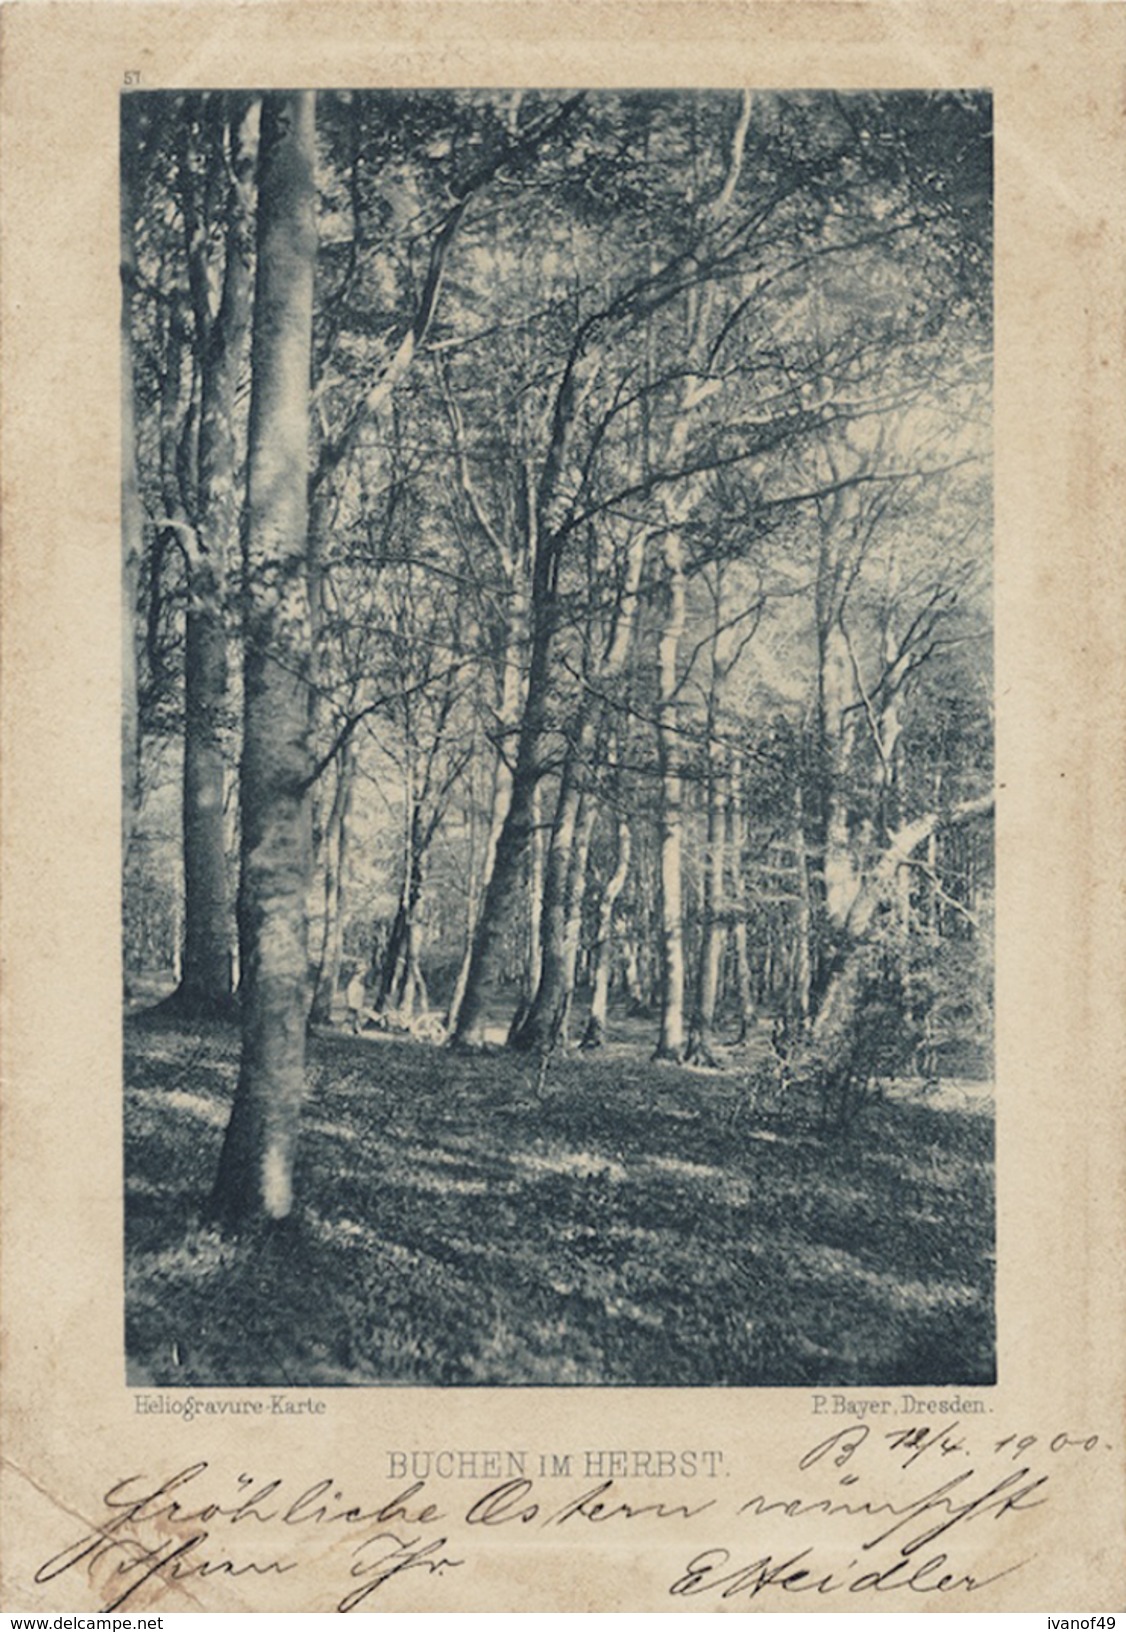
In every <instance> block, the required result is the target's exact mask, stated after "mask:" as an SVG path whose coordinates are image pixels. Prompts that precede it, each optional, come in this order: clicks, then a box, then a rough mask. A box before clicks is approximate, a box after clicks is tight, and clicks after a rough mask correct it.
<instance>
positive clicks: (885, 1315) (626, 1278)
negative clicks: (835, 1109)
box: [125, 1016, 994, 1387]
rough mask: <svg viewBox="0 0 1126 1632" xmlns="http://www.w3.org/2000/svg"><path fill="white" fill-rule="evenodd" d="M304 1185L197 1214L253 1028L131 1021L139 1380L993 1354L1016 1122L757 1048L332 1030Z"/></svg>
mask: <svg viewBox="0 0 1126 1632" xmlns="http://www.w3.org/2000/svg"><path fill="white" fill-rule="evenodd" d="M309 1059H310V1065H309V1080H310V1094H309V1103H308V1106H307V1108H306V1113H305V1121H304V1128H303V1135H302V1152H301V1159H300V1164H299V1170H298V1187H299V1195H300V1196H301V1198H302V1201H303V1210H302V1212H301V1215H300V1218H299V1220H298V1221H297V1224H296V1226H295V1228H294V1229H292V1230H291V1231H289V1232H287V1234H286V1236H285V1238H284V1244H282V1243H278V1244H275V1245H274V1247H273V1248H272V1249H268V1250H265V1251H264V1250H263V1249H262V1246H261V1244H260V1245H259V1247H258V1248H257V1249H255V1248H254V1247H252V1246H251V1245H250V1244H249V1243H246V1242H238V1241H232V1240H228V1239H224V1238H223V1237H221V1236H220V1235H219V1234H218V1233H217V1232H215V1231H214V1230H212V1229H210V1228H207V1227H204V1226H202V1225H201V1223H200V1216H201V1210H202V1207H203V1205H204V1202H205V1200H206V1197H207V1194H208V1190H209V1187H210V1183H211V1180H212V1177H213V1174H214V1171H215V1165H216V1162H217V1159H218V1154H219V1146H220V1141H221V1139H222V1133H223V1128H224V1126H225V1124H226V1120H227V1114H228V1109H229V1103H230V1097H231V1094H232V1093H233V1090H234V1083H235V1078H236V1075H237V1065H238V1034H237V1031H235V1030H234V1029H232V1028H229V1027H224V1026H203V1025H187V1024H184V1023H181V1022H177V1021H175V1020H173V1019H168V1018H158V1017H155V1016H138V1017H134V1018H132V1019H130V1020H128V1021H127V1022H126V1032H125V1082H126V1109H125V1133H126V1175H127V1177H126V1248H127V1251H126V1294H127V1348H128V1355H129V1366H130V1373H129V1375H130V1381H131V1382H133V1383H137V1384H142V1383H144V1384H153V1385H162V1386H181V1387H183V1386H188V1385H191V1386H196V1387H200V1386H207V1385H227V1386H262V1385H274V1386H293V1387H296V1386H313V1385H334V1384H365V1383H366V1384H383V1385H389V1384H414V1385H426V1384H441V1385H446V1386H465V1385H475V1384H488V1385H494V1386H497V1385H506V1384H507V1385H519V1384H535V1385H541V1386H542V1385H561V1384H562V1385H566V1384H584V1385H639V1386H709V1385H740V1386H752V1387H762V1386H772V1385H789V1386H807V1387H808V1386H825V1385H837V1386H847V1385H850V1384H852V1385H865V1386H881V1385H885V1386H886V1385H890V1384H896V1383H898V1384H908V1385H912V1384H913V1385H920V1384H928V1383H931V1384H946V1385H954V1384H960V1385H967V1384H985V1383H989V1382H992V1381H993V1377H994V1328H993V1246H994V1222H993V1220H994V1205H993V1200H994V1198H993V1122H992V1117H991V1116H990V1115H988V1114H983V1113H985V1112H988V1109H989V1102H988V1099H987V1098H986V1097H984V1096H977V1100H976V1103H975V1107H974V1109H973V1110H972V1112H971V1111H970V1110H968V1109H967V1110H960V1109H957V1108H955V1107H954V1104H952V1103H950V1102H947V1103H946V1104H945V1105H944V1106H942V1107H936V1106H934V1105H932V1104H929V1103H920V1102H916V1101H913V1100H912V1099H910V1098H908V1097H898V1098H889V1099H887V1100H884V1101H881V1102H879V1103H876V1104H874V1105H872V1106H871V1107H870V1108H869V1110H867V1111H866V1113H865V1115H864V1118H863V1120H862V1121H861V1123H860V1126H859V1127H858V1128H857V1129H856V1130H855V1131H854V1132H853V1134H852V1135H851V1137H850V1138H848V1139H842V1138H839V1137H830V1136H826V1137H824V1138H822V1137H820V1136H819V1135H818V1134H817V1133H816V1131H815V1130H813V1129H812V1128H810V1127H809V1126H803V1125H802V1124H801V1123H800V1122H799V1121H798V1120H797V1119H795V1120H794V1122H793V1123H792V1124H790V1123H788V1122H787V1120H786V1119H785V1118H784V1117H782V1118H772V1117H767V1116H765V1115H763V1114H760V1113H759V1112H756V1111H755V1109H754V1107H753V1105H751V1104H750V1103H749V1100H748V1092H749V1090H748V1081H749V1077H748V1073H747V1071H746V1070H745V1069H743V1070H741V1069H740V1068H739V1067H738V1066H735V1067H734V1068H733V1069H731V1070H730V1071H727V1072H724V1073H714V1072H706V1073H705V1072H700V1071H690V1070H686V1069H682V1068H678V1067H673V1066H667V1065H655V1064H653V1063H652V1062H650V1061H649V1060H648V1059H647V1058H646V1057H645V1056H644V1054H643V1053H642V1052H641V1051H640V1049H622V1048H618V1049H615V1050H613V1051H611V1052H609V1053H608V1054H607V1055H605V1056H600V1057H597V1058H588V1057H582V1056H579V1055H577V1054H564V1055H560V1056H559V1057H558V1058H556V1059H553V1060H552V1061H551V1064H550V1069H549V1070H548V1072H547V1075H546V1079H545V1081H544V1082H543V1085H542V1088H541V1087H540V1085H539V1083H538V1080H537V1078H538V1075H539V1073H538V1071H537V1069H536V1066H535V1064H534V1062H532V1061H529V1060H526V1059H518V1058H515V1057H512V1056H509V1055H507V1054H504V1053H495V1054H486V1055H457V1054H452V1053H449V1052H448V1051H444V1050H441V1049H437V1048H434V1047H429V1046H427V1045H425V1044H421V1043H412V1042H400V1041H387V1040H384V1041H380V1042H379V1043H378V1044H374V1043H372V1042H370V1041H369V1040H368V1039H366V1038H357V1039H352V1038H347V1037H343V1036H333V1035H327V1034H322V1035H318V1036H316V1037H314V1038H312V1039H311V1040H310V1055H309Z"/></svg>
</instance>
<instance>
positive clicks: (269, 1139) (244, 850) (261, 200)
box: [212, 91, 317, 1223]
mask: <svg viewBox="0 0 1126 1632" xmlns="http://www.w3.org/2000/svg"><path fill="white" fill-rule="evenodd" d="M314 108H315V96H314V93H313V92H311V91H297V92H272V93H270V94H268V95H267V96H265V97H264V99H263V104H262V135H261V153H260V159H259V169H258V223H257V247H258V257H257V278H256V286H255V302H254V334H253V344H252V384H251V403H250V447H249V483H248V525H247V532H246V541H245V550H244V558H243V598H244V643H245V654H246V657H245V683H244V713H243V750H242V831H241V860H242V874H241V880H240V886H239V957H240V964H241V968H242V1060H241V1067H240V1072H239V1081H238V1088H237V1090H236V1094H235V1102H234V1106H233V1109H232V1112H231V1119H230V1123H229V1124H228V1127H227V1133H226V1137H225V1139H224V1142H223V1149H222V1153H221V1156H220V1160H219V1171H218V1175H217V1178H216V1183H215V1190H214V1193H213V1197H212V1205H213V1208H214V1210H215V1212H216V1214H217V1215H218V1216H219V1217H220V1219H222V1220H223V1221H224V1222H227V1223H237V1222H241V1221H249V1220H253V1219H256V1218H260V1219H266V1220H271V1221H277V1220H281V1219H284V1218H286V1217H287V1216H288V1215H289V1213H290V1212H291V1210H292V1207H293V1167H294V1161H295V1158H296V1154H297V1140H298V1132H299V1126H300V1117H301V1105H302V1101H303V1099H304V1092H305V1025H306V1018H307V1014H308V1006H309V991H308V985H309V980H308V916H307V912H308V893H309V883H310V873H311V864H312V829H311V821H310V801H309V776H310V771H311V766H312V753H311V745H310V740H309V725H310V685H309V672H310V663H311V651H310V645H311V637H310V622H309V595H308V579H307V577H306V567H307V562H306V529H307V519H308V518H307V505H306V469H307V459H308V433H309V422H308V410H309V364H310V342H311V334H312V316H313V269H314V262H315V257H316V244H317V233H316V182H315V177H314V163H315V127H314V119H315V114H314Z"/></svg>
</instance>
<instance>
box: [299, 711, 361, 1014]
mask: <svg viewBox="0 0 1126 1632" xmlns="http://www.w3.org/2000/svg"><path fill="white" fill-rule="evenodd" d="M354 773H355V757H354V749H353V747H352V745H351V743H349V744H348V745H347V746H346V747H345V748H344V750H343V751H342V754H341V758H340V764H339V766H338V768H337V774H336V788H335V790H334V792H333V798H332V809H331V811H330V812H329V819H328V826H327V829H326V832H325V841H324V868H325V888H324V920H323V923H324V928H323V933H322V937H321V955H320V960H319V963H318V966H317V978H316V983H315V987H314V993H313V1004H312V1009H311V1011H310V1015H309V1018H310V1020H312V1021H313V1022H315V1023H316V1024H317V1025H322V1026H327V1025H329V1024H330V1023H331V1021H332V1011H333V1006H334V1004H335V1002H336V990H337V987H338V986H339V984H340V965H341V963H342V962H343V958H344V899H345V891H346V888H347V863H348V819H349V816H350V814H351V810H352V790H353V787H354V784H355V774H354Z"/></svg>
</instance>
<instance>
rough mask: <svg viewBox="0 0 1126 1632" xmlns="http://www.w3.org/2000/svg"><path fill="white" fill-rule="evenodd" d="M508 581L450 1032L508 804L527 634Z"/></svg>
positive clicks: (519, 600)
mask: <svg viewBox="0 0 1126 1632" xmlns="http://www.w3.org/2000/svg"><path fill="white" fill-rule="evenodd" d="M512 583H513V604H514V610H513V613H512V619H511V622H510V625H509V630H508V638H507V640H506V642H505V651H504V658H503V661H502V672H501V692H500V706H499V709H498V717H497V725H498V728H499V730H500V734H501V745H500V748H499V750H498V753H497V760H496V767H495V772H494V776H493V791H492V799H491V802H490V809H489V831H488V837H487V839H486V841H485V853H484V856H483V858H482V862H481V871H480V877H479V881H478V882H477V884H476V885H475V888H474V892H473V894H474V899H473V901H472V902H471V905H470V912H469V935H468V937H467V942H466V948H465V956H464V957H463V958H462V961H461V968H460V969H459V970H458V976H457V982H456V984H455V986H454V992H453V996H452V998H451V999H450V1006H449V1012H448V1014H447V1016H446V1027H447V1030H449V1031H450V1032H451V1033H453V1032H455V1031H456V1029H457V1025H458V1020H459V1018H460V1015H461V1005H462V1002H463V1000H464V997H465V987H466V983H467V981H468V979H469V966H470V963H471V960H472V956H473V940H474V935H475V933H476V929H477V922H478V915H479V911H480V907H481V903H482V902H483V900H484V896H485V893H486V892H487V890H488V886H489V881H490V879H491V878H492V876H493V868H494V866H495V865H496V855H497V846H498V845H499V843H500V837H501V834H502V833H503V831H504V824H505V821H506V819H507V816H508V810H509V806H510V805H511V803H512V771H511V770H510V768H509V764H508V754H509V738H510V736H511V735H513V734H514V733H515V732H516V731H517V729H518V725H519V719H520V703H521V693H522V690H523V680H524V665H523V657H522V653H523V650H524V646H525V643H526V641H527V634H528V628H527V621H528V608H527V598H526V596H525V595H524V593H523V591H522V590H520V591H519V592H518V586H517V583H516V580H515V569H514V571H513V579H512Z"/></svg>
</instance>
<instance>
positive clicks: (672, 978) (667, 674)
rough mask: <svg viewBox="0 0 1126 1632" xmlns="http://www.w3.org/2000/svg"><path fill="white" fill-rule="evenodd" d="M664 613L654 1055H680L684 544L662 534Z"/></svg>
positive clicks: (660, 656)
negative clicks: (657, 994) (658, 1004)
mask: <svg viewBox="0 0 1126 1632" xmlns="http://www.w3.org/2000/svg"><path fill="white" fill-rule="evenodd" d="M664 565H665V612H664V619H663V622H662V625H661V635H660V642H659V647H658V657H657V671H658V695H657V760H658V765H659V767H660V777H661V811H660V846H661V873H660V882H661V889H660V900H661V1029H660V1035H659V1037H658V1040H657V1050H656V1054H657V1058H658V1059H660V1060H680V1059H683V1057H684V908H683V883H682V874H681V852H682V849H683V799H684V783H683V778H682V776H681V771H680V743H679V740H678V736H677V725H678V716H679V710H678V707H677V699H678V695H679V680H678V677H677V658H678V655H679V652H680V642H681V638H682V636H683V634H684V619H685V583H684V546H683V543H682V541H681V538H680V535H679V533H677V532H675V531H671V530H670V531H669V532H668V533H666V535H665V549H664Z"/></svg>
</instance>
